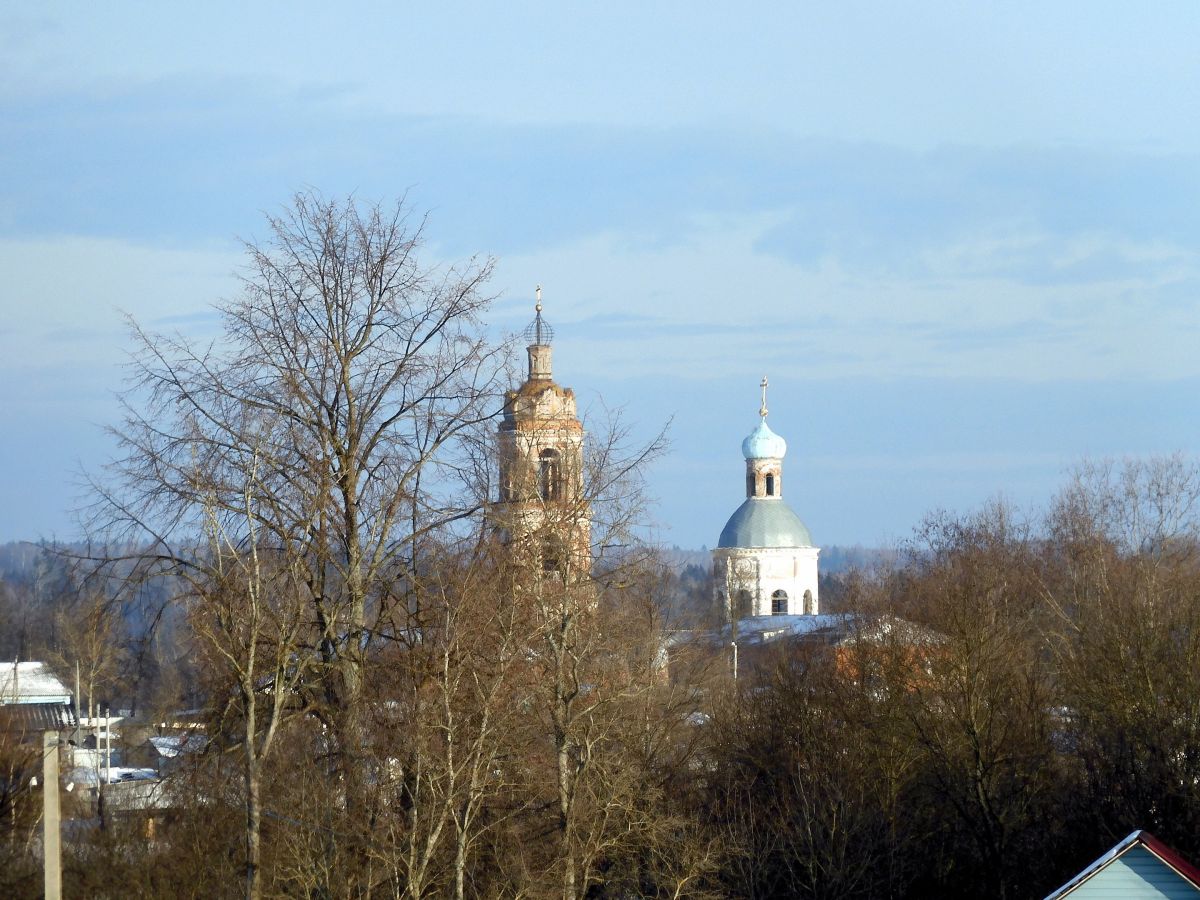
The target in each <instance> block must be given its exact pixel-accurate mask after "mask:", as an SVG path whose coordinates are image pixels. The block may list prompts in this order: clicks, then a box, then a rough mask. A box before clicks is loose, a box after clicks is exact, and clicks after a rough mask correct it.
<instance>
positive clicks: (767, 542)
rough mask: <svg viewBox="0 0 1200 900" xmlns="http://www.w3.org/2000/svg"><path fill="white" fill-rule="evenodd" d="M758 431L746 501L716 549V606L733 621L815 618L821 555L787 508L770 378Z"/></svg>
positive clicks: (749, 445)
mask: <svg viewBox="0 0 1200 900" xmlns="http://www.w3.org/2000/svg"><path fill="white" fill-rule="evenodd" d="M761 386H762V407H761V408H760V409H759V411H758V414H759V417H760V420H759V423H758V426H757V427H756V428H755V429H754V430H753V431H752V432H750V434H749V435H747V436H746V439H745V440H744V441H742V456H744V457H745V459H746V500H745V502H743V503H742V505H741V506H739V507H738V508H737V509H736V510H735V511H734V513H733V515H732V516H730V517H729V521H728V522H726V523H725V527H724V529H722V531H721V538H720V540H719V541H718V542H717V546H716V548H715V549H714V550H713V551H712V558H713V591H714V601H715V603H716V604H717V609H718V611H719V613H720V615H721V616H722V617H723V618H724V620H725V621H726V622H729V623H734V622H738V621H741V620H743V619H750V618H754V617H759V616H797V615H816V614H817V613H818V611H819V603H818V597H817V556H818V555H819V554H820V552H821V551H820V549H819V548H817V547H815V546H813V542H812V536H811V535H810V534H809V532H808V528H807V527H805V525H804V523H803V522H801V521H800V517H799V516H797V515H796V514H795V513H794V512H793V511H792V509H791V507H789V506H788V505H787V503H786V502H784V499H783V458H784V456H785V455H786V454H787V442H786V441H785V440H784V439H783V438H781V437H780V436H779V435H777V434H776V433H775V432H774V431H772V430H771V428H770V426H768V425H767V379H765V378H764V379H763V380H762V385H761Z"/></svg>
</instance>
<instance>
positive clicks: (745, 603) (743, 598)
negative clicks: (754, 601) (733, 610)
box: [737, 591, 753, 619]
mask: <svg viewBox="0 0 1200 900" xmlns="http://www.w3.org/2000/svg"><path fill="white" fill-rule="evenodd" d="M737 597H738V604H737V614H738V618H739V619H740V618H744V617H745V616H749V615H751V614H752V613H753V609H751V606H750V592H749V591H738V595H737Z"/></svg>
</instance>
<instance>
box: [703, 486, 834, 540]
mask: <svg viewBox="0 0 1200 900" xmlns="http://www.w3.org/2000/svg"><path fill="white" fill-rule="evenodd" d="M812 545H813V542H812V535H810V534H809V533H808V529H807V528H806V527H805V526H804V523H803V522H801V521H800V517H799V516H797V515H796V514H795V513H794V512H792V510H791V508H790V507H789V506H788V505H787V504H786V503H784V502H783V501H782V500H780V499H778V498H775V497H751V498H749V499H748V500H746V502H745V503H743V504H742V505H741V506H739V507H738V508H737V511H736V512H734V514H733V515H732V516H730V517H729V521H728V522H726V523H725V527H724V528H722V529H721V539H720V540H719V541H718V542H717V546H718V547H811V546H812Z"/></svg>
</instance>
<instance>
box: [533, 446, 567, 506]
mask: <svg viewBox="0 0 1200 900" xmlns="http://www.w3.org/2000/svg"><path fill="white" fill-rule="evenodd" d="M538 461H539V463H540V468H539V470H538V493H539V494H540V495H541V497H542V499H543V500H561V499H562V495H563V489H562V456H561V455H560V454H559V452H558V451H557V450H543V451H542V452H541V453H540V454H539V455H538Z"/></svg>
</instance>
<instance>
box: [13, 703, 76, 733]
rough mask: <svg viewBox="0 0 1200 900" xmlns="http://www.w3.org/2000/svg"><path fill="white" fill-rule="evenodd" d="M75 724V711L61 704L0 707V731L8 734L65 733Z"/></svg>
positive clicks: (25, 704) (24, 704) (19, 704)
mask: <svg viewBox="0 0 1200 900" xmlns="http://www.w3.org/2000/svg"><path fill="white" fill-rule="evenodd" d="M77 724H78V723H77V721H76V719H75V711H74V710H73V709H71V707H69V706H65V705H64V704H62V703H9V704H6V705H4V706H0V731H4V732H7V733H9V734H33V733H35V732H42V731H65V730H67V729H70V728H74V727H75V726H76V725H77Z"/></svg>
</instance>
